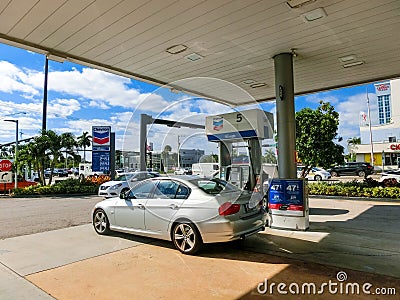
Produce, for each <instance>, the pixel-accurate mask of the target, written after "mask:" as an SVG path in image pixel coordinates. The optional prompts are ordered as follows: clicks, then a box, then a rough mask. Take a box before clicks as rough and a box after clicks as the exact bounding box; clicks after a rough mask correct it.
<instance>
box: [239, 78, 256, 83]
mask: <svg viewBox="0 0 400 300" xmlns="http://www.w3.org/2000/svg"><path fill="white" fill-rule="evenodd" d="M256 82H257V81H255V80H253V79H246V80H243V81H242V83H243V84H252V83H256Z"/></svg>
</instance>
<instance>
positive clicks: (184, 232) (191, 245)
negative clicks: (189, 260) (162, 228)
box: [172, 222, 203, 254]
mask: <svg viewBox="0 0 400 300" xmlns="http://www.w3.org/2000/svg"><path fill="white" fill-rule="evenodd" d="M172 241H173V242H174V245H175V247H176V249H178V250H179V251H181V252H182V253H184V254H195V253H196V252H197V251H199V250H200V248H201V246H202V245H203V240H202V238H201V235H200V233H199V231H198V230H197V228H196V226H194V224H192V223H189V222H187V223H186V222H184V223H178V224H176V225H175V226H174V228H173V230H172Z"/></svg>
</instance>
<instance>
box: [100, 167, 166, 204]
mask: <svg viewBox="0 0 400 300" xmlns="http://www.w3.org/2000/svg"><path fill="white" fill-rule="evenodd" d="M159 176H160V174H159V173H157V172H146V171H143V172H132V173H125V174H122V175H120V176H119V177H117V178H116V179H115V180H112V181H107V182H105V183H103V184H102V185H100V187H99V192H98V195H99V196H103V197H106V198H111V197H118V196H119V194H120V193H125V192H127V191H129V190H130V189H131V188H133V187H134V186H135V185H136V184H137V183H138V182H139V181H142V180H144V179H148V178H153V177H159Z"/></svg>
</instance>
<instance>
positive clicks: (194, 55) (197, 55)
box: [185, 52, 203, 61]
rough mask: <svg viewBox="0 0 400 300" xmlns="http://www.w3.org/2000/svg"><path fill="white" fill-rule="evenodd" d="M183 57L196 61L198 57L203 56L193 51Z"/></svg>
mask: <svg viewBox="0 0 400 300" xmlns="http://www.w3.org/2000/svg"><path fill="white" fill-rule="evenodd" d="M185 57H186V58H187V59H188V60H190V61H196V60H199V59H202V58H203V56H201V55H200V54H197V53H194V52H193V53H192V54H189V55H188V56H185Z"/></svg>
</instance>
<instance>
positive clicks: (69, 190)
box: [13, 178, 99, 196]
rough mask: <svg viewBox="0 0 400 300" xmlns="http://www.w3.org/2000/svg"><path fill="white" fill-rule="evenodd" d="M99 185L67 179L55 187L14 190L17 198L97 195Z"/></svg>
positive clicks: (31, 187)
mask: <svg viewBox="0 0 400 300" xmlns="http://www.w3.org/2000/svg"><path fill="white" fill-rule="evenodd" d="M98 189H99V185H98V184H96V183H93V182H90V181H87V180H83V181H80V180H79V179H72V178H70V179H66V180H62V181H59V182H57V183H55V184H53V185H45V186H42V185H34V186H29V187H27V188H18V189H14V190H13V193H14V195H15V196H19V195H52V194H53V195H54V194H55V195H57V194H58V195H59V194H64V195H71V194H97V191H98Z"/></svg>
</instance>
